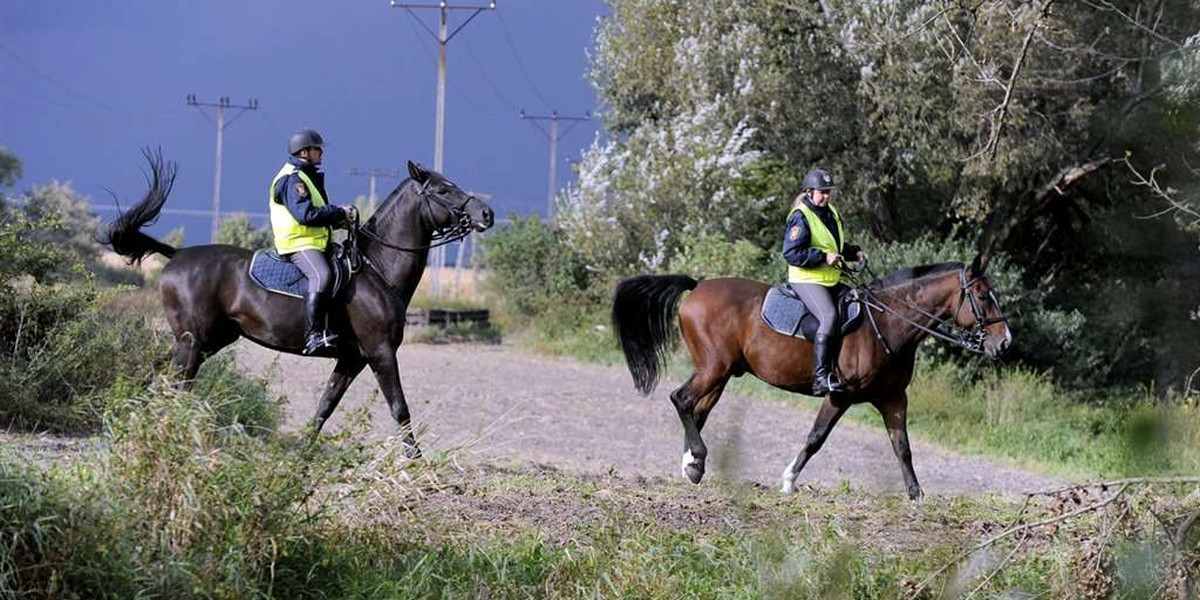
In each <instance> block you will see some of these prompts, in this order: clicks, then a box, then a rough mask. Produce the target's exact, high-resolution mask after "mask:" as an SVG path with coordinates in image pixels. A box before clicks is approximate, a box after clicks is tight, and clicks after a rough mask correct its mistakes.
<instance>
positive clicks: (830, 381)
mask: <svg viewBox="0 0 1200 600" xmlns="http://www.w3.org/2000/svg"><path fill="white" fill-rule="evenodd" d="M844 391H846V388H845V386H843V385H842V382H841V380H839V379H838V378H837V376H836V375H834V374H833V373H830V374H828V375H826V376H824V377H816V378H814V379H813V395H815V396H824V395H826V394H829V393H831V392H844Z"/></svg>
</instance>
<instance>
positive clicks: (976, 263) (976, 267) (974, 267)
mask: <svg viewBox="0 0 1200 600" xmlns="http://www.w3.org/2000/svg"><path fill="white" fill-rule="evenodd" d="M987 266H988V255H987V253H986V252H980V253H979V254H976V255H975V260H973V261H971V269H970V273H971V278H972V279H974V278H976V277H981V276H982V275H983V273H984V271H987Z"/></svg>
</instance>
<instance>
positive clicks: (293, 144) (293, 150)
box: [287, 129, 325, 156]
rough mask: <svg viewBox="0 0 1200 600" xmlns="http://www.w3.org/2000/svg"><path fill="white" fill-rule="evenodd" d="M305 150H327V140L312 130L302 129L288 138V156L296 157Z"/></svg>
mask: <svg viewBox="0 0 1200 600" xmlns="http://www.w3.org/2000/svg"><path fill="white" fill-rule="evenodd" d="M305 148H322V149H324V148H325V139H324V138H322V137H321V134H319V133H317V132H315V131H313V130H311V129H301V130H300V131H297V132H296V133H293V134H292V137H290V138H288V146H287V149H288V154H291V155H292V156H295V155H297V154H299V153H300V151H301V150H303V149H305Z"/></svg>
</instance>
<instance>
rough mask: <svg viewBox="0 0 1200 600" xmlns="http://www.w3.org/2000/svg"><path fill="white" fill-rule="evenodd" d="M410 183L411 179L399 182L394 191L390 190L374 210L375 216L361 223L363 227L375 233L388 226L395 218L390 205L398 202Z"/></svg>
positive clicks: (393, 210)
mask: <svg viewBox="0 0 1200 600" xmlns="http://www.w3.org/2000/svg"><path fill="white" fill-rule="evenodd" d="M412 182H413V180H412V178H409V179H405V180H404V181H401V182H400V185H397V186H396V189H394V190H392V193H390V194H388V195H387V197H385V198H384V199H383V202H380V203H379V206H378V207H377V208H376V209H375V214H373V215H371V218H370V219H367V222H366V223H363V227H369V228H370V230H371V231H376V232H377V231H379V230H380V228H381V227H386V226H387V225H388V224H390V223H391V221H392V219H394V218H395V213H396V211H395V209H394V207H393V206H392V205H393V204H395V203H396V202H399V199H398V197H399V196H400V195H401V194H403V193H404V190H405V188H407V187H408V185H409V184H410V183H412Z"/></svg>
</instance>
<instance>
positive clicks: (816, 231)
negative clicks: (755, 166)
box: [783, 169, 867, 396]
mask: <svg viewBox="0 0 1200 600" xmlns="http://www.w3.org/2000/svg"><path fill="white" fill-rule="evenodd" d="M836 187H837V186H836V185H834V183H833V178H832V177H830V176H829V174H828V173H826V172H825V171H822V170H820V169H817V170H814V171H809V172H808V174H807V175H805V176H804V195H803V196H801V197H799V198H797V199H796V201H795V203H794V204H793V205H792V210H791V212H790V213H788V221H787V229H786V230H785V232H784V238H783V257H784V260H786V261H787V263H788V284H789V285H790V286H791V287H792V289H793V290H795V292H796V294H797V295H798V296H800V298H801V299H802V300H804V304H805V306H807V307H808V310H809V312H811V313H812V315H813V316H814V317H816V319H817V321H818V322H819V323H820V325H818V327H817V334H816V336H815V338H814V339H813V352H814V357H813V358H814V361H813V363H814V364H813V394H815V395H817V396H824V395H825V394H828V393H829V392H840V391H842V390H843V387H842V383H841V381H839V380H838V378H837V373H836V368H835V367H836V366H837V358H838V351H839V350H840V349H841V326H840V324H839V323H838V311H837V306H836V305H835V304H834V299H835V298H836V294H835V290H834V287H835V286H837V285H838V282H840V281H841V271H840V270H838V264H837V263H838V261H841V260H843V259H844V257H847V256H849V257H854V258H853V259H852V260H859V261H862V260H866V259H867V254H866V252H863V251H862V248H859V247H858V246H856V245H854V244H851V243H848V242H846V241H845V237H844V236H843V233H842V218H841V216H839V215H838V212H837V209H835V208H834V207H833V205H832V204H829V197H830V196H831V192H832V190H834V189H835V188H836Z"/></svg>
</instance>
